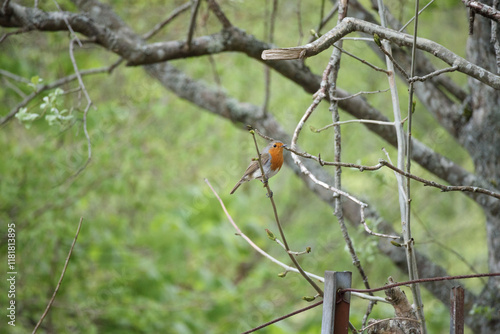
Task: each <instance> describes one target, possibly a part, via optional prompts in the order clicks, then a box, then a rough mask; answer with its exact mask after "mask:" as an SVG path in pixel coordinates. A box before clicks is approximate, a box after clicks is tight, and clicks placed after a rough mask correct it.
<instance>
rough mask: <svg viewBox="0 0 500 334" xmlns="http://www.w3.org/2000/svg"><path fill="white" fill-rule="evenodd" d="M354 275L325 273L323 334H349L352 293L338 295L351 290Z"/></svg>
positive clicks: (346, 272)
mask: <svg viewBox="0 0 500 334" xmlns="http://www.w3.org/2000/svg"><path fill="white" fill-rule="evenodd" d="M351 280H352V273H351V272H349V271H344V272H335V271H325V292H324V297H323V321H322V323H321V334H347V333H348V329H349V305H350V302H351V293H350V292H346V293H343V294H340V293H338V291H339V290H341V289H345V288H350V287H351Z"/></svg>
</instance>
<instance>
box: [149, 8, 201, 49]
mask: <svg viewBox="0 0 500 334" xmlns="http://www.w3.org/2000/svg"><path fill="white" fill-rule="evenodd" d="M190 7H191V2H186V3H185V4H183V5H181V6H179V7H177V8H176V9H174V10H173V11H172V12H171V13H170V15H169V16H168V17H167V18H166V19H165V20H163V21H162V22H160V23H158V24H157V25H155V26H154V27H153V29H151V30H150V31H148V32H147V33H145V34H143V35H142V39H144V40H148V39H150V38H151V37H153V36H154V35H156V34H157V33H158V32H159V31H160V30H161V29H163V27H165V26H166V25H167V24H169V23H170V22H171V21H172V20H173V19H175V18H176V17H177V16H179V15H180V14H182V13H184V12H185V11H186V10H188V9H189V8H190Z"/></svg>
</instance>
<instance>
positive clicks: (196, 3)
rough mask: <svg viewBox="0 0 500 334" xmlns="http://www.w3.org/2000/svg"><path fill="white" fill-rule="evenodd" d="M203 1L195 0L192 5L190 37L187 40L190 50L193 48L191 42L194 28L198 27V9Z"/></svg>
mask: <svg viewBox="0 0 500 334" xmlns="http://www.w3.org/2000/svg"><path fill="white" fill-rule="evenodd" d="M200 3H201V0H194V2H193V3H192V5H191V20H190V22H189V30H188V36H187V40H186V46H187V49H188V50H189V49H190V48H191V41H192V40H193V34H194V28H195V27H196V16H197V14H198V9H199V8H200Z"/></svg>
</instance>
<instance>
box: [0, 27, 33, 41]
mask: <svg viewBox="0 0 500 334" xmlns="http://www.w3.org/2000/svg"><path fill="white" fill-rule="evenodd" d="M28 31H30V29H28V28H27V27H24V28H21V29H18V30H16V31H10V32H7V33H5V34H3V35H2V37H0V44H1V43H2V42H3V41H4V40H6V39H7V37H9V36H12V35H18V34H24V33H25V32H28Z"/></svg>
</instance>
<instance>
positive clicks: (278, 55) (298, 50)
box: [262, 17, 500, 89]
mask: <svg viewBox="0 0 500 334" xmlns="http://www.w3.org/2000/svg"><path fill="white" fill-rule="evenodd" d="M355 31H359V32H364V33H366V34H369V35H372V36H373V35H374V34H377V35H379V36H380V38H381V39H386V40H389V41H391V43H394V44H396V45H399V46H413V36H412V35H408V34H405V33H402V32H398V31H395V30H392V29H388V28H383V27H381V26H379V25H377V24H373V23H370V22H366V21H363V20H359V19H356V18H353V17H348V18H346V19H344V20H343V21H342V22H341V23H339V24H338V25H337V26H336V27H335V28H333V29H332V30H330V31H329V32H327V33H326V34H324V35H323V36H321V37H320V38H318V39H317V40H316V41H314V42H312V43H309V44H306V45H303V46H298V47H292V48H281V49H271V50H266V51H264V52H263V53H262V59H264V60H277V59H281V60H286V59H299V58H301V59H302V58H307V57H312V56H315V55H317V54H318V53H320V52H322V51H324V50H326V49H328V48H329V47H330V46H332V45H333V43H335V42H336V41H338V40H340V39H341V38H342V37H344V36H346V35H348V34H350V33H351V32H355ZM416 41H417V42H416V43H417V45H416V46H417V48H418V49H420V50H423V51H426V52H428V53H430V54H432V55H434V56H435V57H437V58H439V59H441V60H442V61H444V62H445V63H447V64H448V65H450V66H456V67H457V70H458V71H459V72H462V73H464V74H467V75H468V76H471V77H473V78H475V79H477V80H479V81H481V82H483V83H485V84H487V85H488V86H491V87H493V88H495V89H500V76H498V75H495V74H493V73H491V72H489V71H487V70H485V69H484V68H481V67H479V66H477V65H474V64H472V63H471V62H469V61H467V60H465V59H464V58H462V57H459V56H458V55H456V54H455V53H453V52H451V51H450V50H448V49H447V48H445V47H444V46H442V45H440V44H438V43H436V42H434V41H431V40H428V39H426V38H421V37H418V38H417V39H416Z"/></svg>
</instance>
